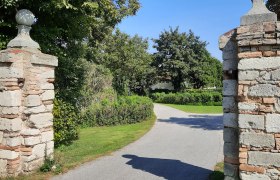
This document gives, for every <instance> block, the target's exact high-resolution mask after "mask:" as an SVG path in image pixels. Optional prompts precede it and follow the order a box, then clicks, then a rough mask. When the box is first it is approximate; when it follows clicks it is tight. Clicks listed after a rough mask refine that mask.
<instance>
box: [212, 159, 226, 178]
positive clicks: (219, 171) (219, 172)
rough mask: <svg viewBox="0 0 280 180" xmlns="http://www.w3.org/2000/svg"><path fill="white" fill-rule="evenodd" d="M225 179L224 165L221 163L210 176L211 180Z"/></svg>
mask: <svg viewBox="0 0 280 180" xmlns="http://www.w3.org/2000/svg"><path fill="white" fill-rule="evenodd" d="M223 179H224V163H223V162H220V163H218V164H217V165H216V166H215V169H214V171H213V173H212V174H210V176H209V180H223Z"/></svg>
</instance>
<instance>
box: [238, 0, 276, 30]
mask: <svg viewBox="0 0 280 180" xmlns="http://www.w3.org/2000/svg"><path fill="white" fill-rule="evenodd" d="M251 1H252V2H253V7H252V9H251V10H250V11H249V12H248V13H247V14H246V15H244V16H242V17H241V25H242V26H244V25H251V24H255V23H261V22H269V21H277V15H276V14H275V13H273V12H270V11H269V10H268V9H267V8H266V6H265V3H264V1H263V0H251Z"/></svg>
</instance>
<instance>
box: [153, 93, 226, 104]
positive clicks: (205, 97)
mask: <svg viewBox="0 0 280 180" xmlns="http://www.w3.org/2000/svg"><path fill="white" fill-rule="evenodd" d="M151 98H152V99H153V101H154V102H157V103H165V104H183V105H187V104H190V105H215V106H220V105H222V99H223V97H222V94H221V93H220V92H215V91H209V92H206V91H202V92H196V91H191V92H185V93H169V94H166V93H154V94H152V95H151Z"/></svg>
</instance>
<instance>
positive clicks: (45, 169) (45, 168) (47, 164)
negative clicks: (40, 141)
mask: <svg viewBox="0 0 280 180" xmlns="http://www.w3.org/2000/svg"><path fill="white" fill-rule="evenodd" d="M54 164H55V162H54V160H52V159H46V160H45V162H44V164H43V165H42V166H41V167H40V171H42V172H50V171H51V170H52V167H53V166H54Z"/></svg>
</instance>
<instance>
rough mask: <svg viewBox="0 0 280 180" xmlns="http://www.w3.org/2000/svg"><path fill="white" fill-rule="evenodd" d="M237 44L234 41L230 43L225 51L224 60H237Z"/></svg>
mask: <svg viewBox="0 0 280 180" xmlns="http://www.w3.org/2000/svg"><path fill="white" fill-rule="evenodd" d="M237 53H238V50H237V44H236V43H235V42H233V41H228V43H227V45H226V46H225V48H224V50H223V60H237Z"/></svg>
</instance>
